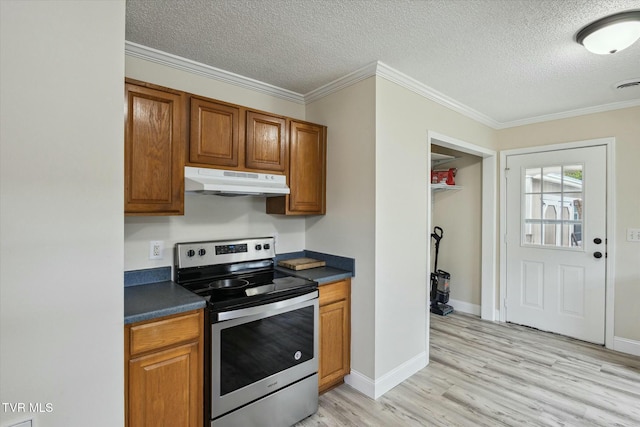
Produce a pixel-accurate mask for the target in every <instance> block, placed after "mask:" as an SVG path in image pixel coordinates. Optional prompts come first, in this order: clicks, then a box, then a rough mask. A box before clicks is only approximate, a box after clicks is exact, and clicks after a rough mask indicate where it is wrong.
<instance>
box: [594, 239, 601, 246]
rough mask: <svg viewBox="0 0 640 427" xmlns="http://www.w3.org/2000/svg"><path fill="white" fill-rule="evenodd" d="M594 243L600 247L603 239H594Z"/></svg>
mask: <svg viewBox="0 0 640 427" xmlns="http://www.w3.org/2000/svg"><path fill="white" fill-rule="evenodd" d="M593 243H595V244H596V245H599V244H600V243H602V239H601V238H599V237H596V238H595V239H593Z"/></svg>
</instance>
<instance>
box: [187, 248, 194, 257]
mask: <svg viewBox="0 0 640 427" xmlns="http://www.w3.org/2000/svg"><path fill="white" fill-rule="evenodd" d="M195 254H196V251H194V250H193V249H189V250H188V251H187V256H188V257H189V258H191V257H192V256H194V255H195Z"/></svg>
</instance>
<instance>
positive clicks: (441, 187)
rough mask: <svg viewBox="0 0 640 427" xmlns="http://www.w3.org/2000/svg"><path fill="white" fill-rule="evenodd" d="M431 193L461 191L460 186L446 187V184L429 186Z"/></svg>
mask: <svg viewBox="0 0 640 427" xmlns="http://www.w3.org/2000/svg"><path fill="white" fill-rule="evenodd" d="M431 189H432V190H433V191H446V190H462V186H461V185H447V184H441V183H438V184H431Z"/></svg>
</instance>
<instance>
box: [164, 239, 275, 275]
mask: <svg viewBox="0 0 640 427" xmlns="http://www.w3.org/2000/svg"><path fill="white" fill-rule="evenodd" d="M275 256H276V253H275V239H274V238H273V237H260V238H251V239H242V240H217V241H213V240H212V241H205V242H190V243H177V244H176V246H175V257H174V260H175V265H176V268H189V267H204V266H208V265H218V264H229V263H236V262H244V261H255V260H260V259H269V258H274V257H275Z"/></svg>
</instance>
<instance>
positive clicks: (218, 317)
mask: <svg viewBox="0 0 640 427" xmlns="http://www.w3.org/2000/svg"><path fill="white" fill-rule="evenodd" d="M316 298H318V291H317V290H315V291H313V292H309V293H308V294H304V295H300V296H298V297H294V298H288V299H284V300H282V301H276V302H272V303H269V304H263V305H257V306H255V307H247V308H241V309H240V310H231V311H223V312H220V313H214V314H213V317H214V321H218V322H221V321H223V320H231V319H238V318H240V317H247V316H253V315H255V314H262V313H268V312H270V311H274V310H280V309H283V308H286V307H290V306H292V305H297V304H300V303H301V302H305V301H310V300H313V299H316Z"/></svg>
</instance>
